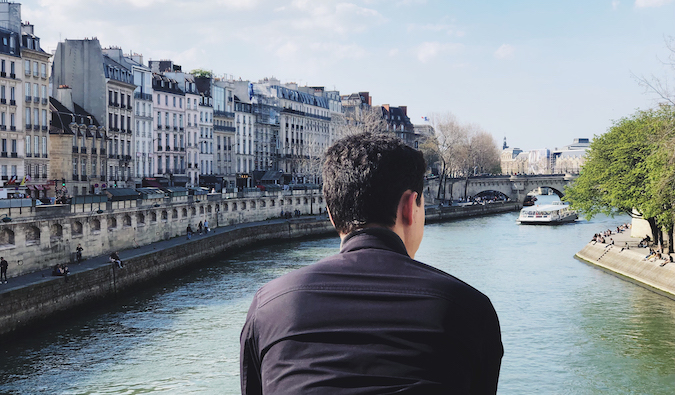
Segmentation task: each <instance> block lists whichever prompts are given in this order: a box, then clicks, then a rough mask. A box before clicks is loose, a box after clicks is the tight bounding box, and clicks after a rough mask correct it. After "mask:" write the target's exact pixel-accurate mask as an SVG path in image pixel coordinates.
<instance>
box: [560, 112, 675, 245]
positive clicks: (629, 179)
mask: <svg viewBox="0 0 675 395" xmlns="http://www.w3.org/2000/svg"><path fill="white" fill-rule="evenodd" d="M672 118H673V117H672V108H670V107H667V106H665V107H662V108H660V109H657V110H649V111H638V112H636V113H635V114H634V115H632V116H630V117H625V118H622V119H620V120H619V121H617V122H615V123H614V125H613V126H612V127H611V128H610V129H609V131H608V132H607V133H605V134H603V135H601V136H595V138H594V139H593V142H592V143H591V146H590V151H589V153H588V156H587V159H586V162H585V164H584V166H583V168H582V170H581V174H580V175H579V178H578V179H577V180H576V181H575V182H574V184H573V185H572V186H570V187H568V188H566V190H565V200H567V201H569V202H570V203H571V205H572V207H574V208H577V209H579V210H580V211H581V212H582V213H583V214H584V216H585V217H586V218H588V219H590V218H592V217H593V216H595V215H597V214H599V213H604V214H607V215H614V214H616V213H626V214H629V215H631V216H632V217H636V218H643V219H645V220H647V221H648V222H649V225H650V227H651V230H652V236H653V238H654V242H655V243H660V242H661V237H660V235H661V232H660V230H659V225H661V226H663V225H664V224H665V223H666V222H669V223H670V224H671V225H670V226H671V227H672V220H673V217H672V211H671V214H669V213H668V212H669V210H672V209H668V208H667V205H664V202H665V201H666V200H659V199H656V198H654V196H655V193H656V188H657V186H658V185H659V184H660V183H662V182H663V181H662V180H661V175H662V174H663V171H662V170H663V169H664V166H665V163H666V161H664V158H663V157H659V156H658V154H659V152H660V149H659V145H660V144H661V142H662V141H663V139H664V135H666V134H667V133H666V130H667V129H668V128H669V127H672ZM662 155H663V154H662ZM667 198H668V195H667V193H666V192H665V191H664V196H663V199H667ZM672 201H673V200H672V199H671V200H670V202H672ZM671 206H672V204H671ZM669 215H670V218H669V219H668V220H666V218H667V217H668V216H669Z"/></svg>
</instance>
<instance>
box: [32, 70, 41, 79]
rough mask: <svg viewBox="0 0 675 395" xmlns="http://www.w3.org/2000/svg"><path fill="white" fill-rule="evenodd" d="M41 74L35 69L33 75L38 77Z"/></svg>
mask: <svg viewBox="0 0 675 395" xmlns="http://www.w3.org/2000/svg"><path fill="white" fill-rule="evenodd" d="M39 76H40V72H39V71H38V70H33V77H35V78H37V77H39Z"/></svg>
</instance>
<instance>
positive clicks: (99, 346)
mask: <svg viewBox="0 0 675 395" xmlns="http://www.w3.org/2000/svg"><path fill="white" fill-rule="evenodd" d="M516 217H517V213H508V214H502V215H495V216H490V217H483V218H473V219H467V220H460V221H455V222H449V223H444V224H433V225H428V226H427V227H426V228H425V238H424V241H423V242H422V246H421V248H420V251H419V252H418V255H417V258H418V259H419V260H421V261H423V262H426V263H429V264H431V265H434V266H436V267H439V268H441V269H443V270H445V271H447V272H449V273H452V274H454V275H456V276H457V277H459V278H461V279H463V280H464V281H466V282H468V283H469V284H471V285H473V286H474V287H476V288H478V289H479V290H481V291H482V292H484V293H486V294H487V295H488V296H489V297H490V299H491V300H492V301H493V303H494V305H495V308H496V309H497V313H498V314H499V318H500V322H501V326H502V337H503V342H504V348H505V355H504V359H503V361H502V371H501V375H500V381H499V393H500V394H673V393H675V301H673V300H671V299H667V298H665V297H663V296H660V295H657V294H655V293H652V292H650V291H648V290H646V289H643V288H641V287H639V286H636V285H634V284H632V283H629V282H626V281H624V280H622V279H619V278H617V277H615V276H613V275H610V274H608V273H606V272H603V271H601V270H598V269H596V268H594V267H591V266H588V265H587V264H585V263H583V262H580V261H577V260H576V259H574V257H573V256H574V254H575V253H576V252H577V251H578V250H580V249H581V248H582V247H583V245H584V244H585V243H586V242H587V241H588V240H589V239H590V237H591V236H592V234H593V233H595V232H598V231H601V230H604V229H607V228H609V227H616V225H618V224H620V223H622V222H626V221H627V220H628V219H627V218H614V219H610V218H605V217H602V218H598V219H594V220H593V221H591V222H587V221H580V222H578V223H576V224H569V225H563V226H557V227H546V226H519V225H516V224H515V219H516ZM338 248H339V240H338V239H336V238H330V239H320V240H309V241H302V242H292V243H287V244H283V245H272V246H264V247H261V248H259V249H255V250H251V251H246V252H239V253H236V254H234V255H229V256H223V257H221V258H220V259H218V260H216V261H213V262H206V263H204V265H202V266H201V267H200V268H198V269H194V270H190V271H185V272H184V273H179V274H177V275H176V278H175V279H174V280H168V281H166V282H164V283H163V284H162V285H159V286H157V285H155V286H149V287H148V288H147V289H146V290H145V291H144V292H141V293H138V294H136V295H134V296H133V297H127V298H120V299H118V300H116V301H114V302H113V303H111V304H108V305H105V306H101V307H100V308H98V309H90V310H91V311H88V312H86V313H85V314H83V315H81V316H79V317H78V318H64V319H63V320H61V322H60V323H57V324H53V323H52V324H50V326H49V328H46V329H45V330H44V331H43V332H40V333H37V334H34V335H31V337H30V338H28V339H24V340H13V341H12V342H11V343H7V342H0V393H8V394H146V393H153V394H237V393H239V361H238V360H239V341H238V339H239V331H240V329H241V327H242V325H243V322H244V319H245V316H246V311H247V309H248V305H249V303H250V301H251V298H252V296H253V293H254V292H255V291H256V290H257V289H258V288H259V287H260V286H261V285H262V284H264V283H266V282H267V281H269V280H271V279H273V278H275V277H277V276H279V275H281V274H284V273H286V272H288V271H290V270H292V269H294V268H298V267H301V266H304V265H308V264H311V263H312V262H314V261H316V260H317V259H319V258H321V257H324V256H327V255H330V254H333V253H336V252H337V251H338Z"/></svg>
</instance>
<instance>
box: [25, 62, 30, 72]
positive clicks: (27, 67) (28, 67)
mask: <svg viewBox="0 0 675 395" xmlns="http://www.w3.org/2000/svg"><path fill="white" fill-rule="evenodd" d="M24 68H25V69H26V70H25V71H26V75H30V60H25V61H24Z"/></svg>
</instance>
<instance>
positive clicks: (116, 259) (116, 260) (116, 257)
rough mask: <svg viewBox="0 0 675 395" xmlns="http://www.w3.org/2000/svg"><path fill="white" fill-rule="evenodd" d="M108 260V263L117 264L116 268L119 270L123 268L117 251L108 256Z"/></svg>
mask: <svg viewBox="0 0 675 395" xmlns="http://www.w3.org/2000/svg"><path fill="white" fill-rule="evenodd" d="M109 260H110V262H112V263H115V264H117V267H119V268H120V269H123V268H124V263H122V260H121V259H120V255H119V253H118V252H117V251H115V252H113V253H112V254H110V258H109Z"/></svg>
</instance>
